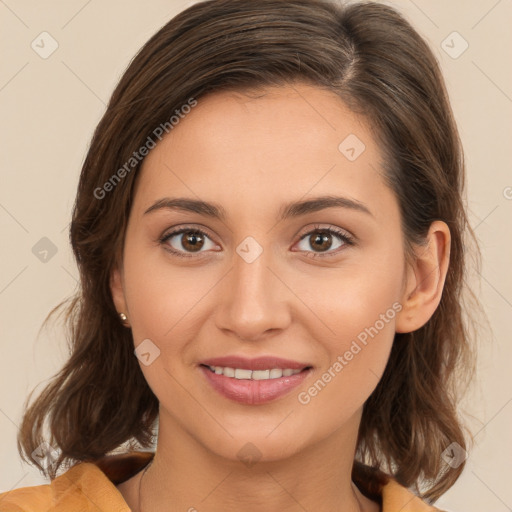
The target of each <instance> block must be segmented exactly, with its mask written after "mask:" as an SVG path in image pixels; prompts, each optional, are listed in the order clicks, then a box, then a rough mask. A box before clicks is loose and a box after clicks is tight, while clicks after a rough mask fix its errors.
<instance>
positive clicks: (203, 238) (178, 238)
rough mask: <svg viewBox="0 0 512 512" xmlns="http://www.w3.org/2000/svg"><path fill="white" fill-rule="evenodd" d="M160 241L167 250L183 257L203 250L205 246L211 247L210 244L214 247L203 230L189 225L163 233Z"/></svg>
mask: <svg viewBox="0 0 512 512" xmlns="http://www.w3.org/2000/svg"><path fill="white" fill-rule="evenodd" d="M173 239H175V240H173ZM207 241H209V242H210V244H211V246H210V247H208V244H207V243H206V242H207ZM168 242H170V243H168ZM160 243H161V244H164V245H166V249H167V250H168V251H169V252H171V253H173V254H175V255H176V256H181V257H185V258H187V257H191V256H192V255H193V253H199V252H204V251H201V249H203V248H205V247H206V249H212V246H213V247H215V244H214V243H213V242H212V241H211V240H210V237H209V236H208V234H207V233H206V232H205V231H203V230H202V229H199V228H190V227H184V228H180V229H178V230H175V231H171V232H170V233H167V234H165V235H164V236H163V237H162V238H161V239H160ZM187 253H188V254H187Z"/></svg>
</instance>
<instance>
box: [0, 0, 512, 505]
mask: <svg viewBox="0 0 512 512" xmlns="http://www.w3.org/2000/svg"><path fill="white" fill-rule="evenodd" d="M191 3H192V2H182V1H178V0H149V1H145V2H142V1H135V0H129V1H121V0H108V1H99V0H89V1H87V0H66V1H64V0H61V1H58V0H48V1H45V2H37V1H35V0H33V1H28V0H5V1H4V0H0V19H1V20H2V32H1V36H0V37H1V51H2V55H3V58H2V64H1V70H0V73H1V74H0V106H1V109H2V123H1V130H2V132H1V138H0V140H1V141H2V159H1V174H0V176H1V187H0V229H1V240H2V243H1V249H0V256H1V266H0V326H1V338H0V340H1V349H2V350H1V354H2V357H1V358H0V390H1V400H0V432H1V437H0V449H1V458H0V460H1V461H2V464H1V466H0V492H1V491H7V490H9V489H12V488H17V487H24V486H28V485H36V484H40V483H45V481H44V480H43V479H42V477H41V476H40V475H39V473H38V472H37V471H36V470H35V469H33V468H32V467H31V466H27V465H25V464H21V462H20V460H19V457H18V454H17V451H16V425H17V424H18V423H19V420H20V415H21V406H22V403H23V402H24V400H25V398H26V396H27V395H28V392H29V391H30V390H32V389H33V388H34V386H37V385H39V389H42V386H43V384H45V383H46V381H47V379H49V378H50V377H51V376H52V375H53V374H54V373H55V372H56V371H57V370H58V369H59V368H60V366H61V365H62V363H63V362H64V360H65V359H66V344H65V341H64V338H63V335H62V332H61V331H59V329H58V328H55V329H54V330H49V331H43V332H42V333H41V334H40V335H39V336H38V329H39V327H40V325H41V323H42V321H43V319H44V318H45V316H46V315H47V313H48V312H49V310H50V309H51V308H52V307H53V306H55V305H56V304H57V303H58V302H60V301H61V299H63V298H64V297H67V296H69V295H70V294H72V292H73V291H74V289H75V287H76V285H77V271H76V266H75V264H74V261H73V259H72V257H71V251H70V247H69V243H68V239H67V236H68V233H67V227H68V223H69V219H70V212H71V207H72V205H73V200H74V194H75V188H76V185H77V179H78V174H79V170H80V167H81V163H82V161H83V158H84V155H85V152H86V148H87V145H88V142H89V139H90V137H91V135H92V132H93V129H94V128H95V126H96V124H97V122H98V121H99V119H100V117H101V115H102V113H103V111H104V108H105V104H106V102H107V100H108V98H109V95H110V94H111V92H112V90H113V88H114V86H115V84H116V82H117V80H118V79H119V77H120V75H121V73H122V72H123V70H124V69H125V67H126V65H127V64H128V62H129V60H130V59H131V58H132V56H133V55H134V54H135V53H136V51H137V50H138V49H139V48H140V47H141V46H142V44H143V43H144V42H145V41H146V40H147V39H148V38H149V37H150V36H151V35H152V34H153V33H154V32H155V31H156V30H157V29H158V28H159V27H161V26H162V25H163V24H164V23H165V22H167V21H168V20H169V19H170V18H171V17H172V16H174V14H176V13H177V12H179V11H180V10H182V9H184V8H185V7H187V6H188V5H190V4H191ZM386 3H389V4H391V5H394V6H396V7H398V9H399V10H400V11H401V12H403V13H404V14H405V15H406V16H407V17H408V18H409V19H410V20H411V21H412V23H413V25H414V26H415V27H416V28H417V29H418V30H419V31H420V33H422V34H423V35H424V36H425V37H426V38H427V39H428V40H429V41H430V43H431V45H432V47H433V49H434V52H435V54H436V55H437V57H438V58H439V60H440V62H441V64H442V67H443V70H444V73H445V78H446V81H447V84H448V88H449V93H450V96H451V100H452V104H453V108H454V111H455V115H456V118H457V121H458V124H459V128H460V132H461V136H462V139H463V143H464V147H465V151H466V158H467V169H468V206H469V210H470V218H471V223H472V226H473V227H474V228H475V230H476V234H477V235H478V238H479V240H480V243H481V247H482V252H483V262H484V263H483V268H482V274H481V288H480V291H479V296H480V298H481V300H482V302H483V304H484V306H485V309H486V311H487V313H488V316H489V320H490V323H491V325H492V329H493V337H492V338H491V337H490V336H487V337H485V338H483V339H481V342H480V361H479V378H478V381H477V383H476V385H475V386H474V387H473V389H472V390H471V394H470V395H469V397H468V399H467V400H466V401H465V402H464V404H463V405H464V406H465V410H466V412H467V414H470V415H472V416H473V419H469V421H470V426H471V428H472V430H473V432H474V433H475V434H476V439H475V440H476V446H475V447H474V448H473V449H472V450H471V452H470V454H469V459H468V465H467V468H466V470H465V471H464V473H463V475H462V476H461V478H460V479H459V481H458V482H457V484H456V485H455V486H454V487H453V488H452V489H451V490H450V491H449V492H448V493H447V494H446V495H445V496H444V497H443V498H442V499H441V500H440V501H439V502H438V506H439V507H441V508H445V509H446V510H448V511H456V512H457V511H458V512H462V511H464V512H477V511H479V512H480V511H482V510H489V511H490V510H492V511H493V512H505V511H510V510H512V486H510V481H511V477H512V472H511V463H510V461H511V460H512V450H511V446H512V439H511V436H510V431H511V425H512V386H511V376H510V370H509V367H510V362H511V361H512V343H510V329H509V325H508V323H509V319H510V318H511V316H512V276H511V272H510V270H509V265H510V262H511V261H512V258H511V253H512V250H511V246H512V242H511V236H510V235H511V229H510V227H511V224H512V223H511V220H512V173H511V166H510V163H511V157H510V155H511V152H510V144H511V125H512V116H511V112H512V77H511V71H510V69H511V68H510V62H511V61H512V56H511V50H512V35H511V32H512V31H511V29H510V27H511V22H512V2H511V1H510V0H501V1H497V0H481V1H475V0H473V1H462V0H458V1H446V0H434V1H426V0H414V1H413V0H400V1H394V2H386ZM44 31H46V32H48V33H49V34H50V35H51V37H53V38H54V39H55V40H56V42H57V43H58V48H57V50H56V51H55V52H54V53H53V54H52V55H50V56H48V57H47V58H45V59H44V58H42V57H41V56H40V55H39V54H38V53H36V51H34V50H33V49H32V48H31V43H32V41H34V40H35V43H34V44H37V43H38V41H40V37H38V36H39V34H41V32H44ZM454 31H457V32H458V33H459V34H460V36H462V38H463V39H464V40H465V41H467V43H468V44H469V47H468V48H467V50H466V51H465V52H464V53H462V54H461V55H460V56H458V57H457V58H453V57H452V56H450V55H448V54H447V53H446V52H445V51H444V49H443V46H442V45H443V43H442V42H443V41H444V40H445V39H446V38H447V36H449V35H450V34H452V32H454ZM41 37H48V36H41ZM45 41H46V44H45V48H46V50H48V49H49V48H50V40H49V39H45ZM446 41H447V43H448V44H449V45H450V46H452V47H453V48H452V49H451V50H449V51H450V52H452V55H455V53H458V52H460V51H461V50H462V49H463V44H464V41H463V40H462V39H460V38H459V36H457V35H456V36H450V37H449V38H448V39H447V40H446ZM444 44H446V43H444ZM39 45H40V46H41V43H40V42H39ZM39 51H40V52H41V51H43V50H42V48H40V49H39ZM454 52H455V53H454ZM43 237H46V238H48V239H49V240H50V241H51V242H52V244H53V245H54V246H55V250H56V251H57V252H56V253H55V254H54V255H52V252H49V253H48V255H47V261H46V262H43V261H41V260H40V259H39V258H38V257H36V255H35V254H34V252H36V254H37V250H35V249H34V252H33V247H34V246H36V249H39V250H41V248H40V246H39V245H36V244H38V243H39V244H42V245H41V247H43V246H44V244H48V242H47V241H43V242H40V240H41V239H42V238H43ZM39 256H40V257H42V256H41V255H39ZM472 273H473V274H475V272H472ZM477 277H478V276H477Z"/></svg>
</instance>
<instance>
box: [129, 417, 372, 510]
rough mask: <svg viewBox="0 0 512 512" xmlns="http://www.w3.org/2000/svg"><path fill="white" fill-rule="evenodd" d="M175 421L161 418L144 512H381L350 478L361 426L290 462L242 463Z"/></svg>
mask: <svg viewBox="0 0 512 512" xmlns="http://www.w3.org/2000/svg"><path fill="white" fill-rule="evenodd" d="M168 419H169V418H168V417H167V418H166V417H162V416H161V417H160V425H159V435H158V445H157V449H156V453H155V457H154V459H153V461H152V463H151V465H150V466H147V468H146V471H145V472H144V474H143V475H142V478H141V479H140V480H139V483H140V484H141V485H140V490H141V494H140V496H139V498H140V510H138V511H137V512H153V511H154V510H167V511H178V510H180V511H183V510H187V511H191V512H194V511H202V510H204V511H206V510H222V511H224V512H235V511H239V510H241V509H242V510H244V511H246V512H260V511H261V510H262V507H264V509H265V511H266V512H277V511H279V512H283V511H284V512H304V510H315V512H334V511H336V512H361V511H364V512H366V511H367V510H372V511H373V510H378V508H373V507H372V505H371V503H373V502H370V501H369V500H368V499H367V498H365V497H364V496H363V495H362V494H361V493H360V492H359V490H358V489H357V487H355V485H354V484H353V483H352V481H351V471H352V463H353V459H354V452H355V443H356V435H357V429H356V430H355V435H354V434H353V435H351V436H346V435H344V434H343V433H342V432H340V431H338V432H337V433H335V434H333V435H332V436H331V437H330V438H327V439H325V440H322V441H321V442H319V443H317V444H315V445H314V446H312V447H310V448H308V449H307V450H305V451H303V452H301V453H300V454H296V455H293V456H292V457H288V458H287V459H285V460H283V459H280V460H264V458H261V459H260V460H257V461H253V462H246V463H243V462H241V461H240V460H237V459H234V460H230V459H226V458H224V457H220V456H218V455H216V454H213V453H211V452H209V451H207V450H206V449H205V448H204V446H202V445H199V443H197V441H196V440H194V439H193V438H192V437H190V436H188V435H186V433H185V432H184V431H182V430H181V428H180V426H179V425H178V424H176V423H174V422H170V421H165V420H168ZM162 420H163V421H162ZM171 432H172V435H171ZM238 444H240V445H242V444H243V443H238ZM373 505H376V504H375V503H373Z"/></svg>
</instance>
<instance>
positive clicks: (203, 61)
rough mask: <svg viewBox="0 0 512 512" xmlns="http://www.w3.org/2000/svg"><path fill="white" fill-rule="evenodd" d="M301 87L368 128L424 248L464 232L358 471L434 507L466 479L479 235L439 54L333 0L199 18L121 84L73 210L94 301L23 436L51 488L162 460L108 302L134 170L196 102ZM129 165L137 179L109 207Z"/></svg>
mask: <svg viewBox="0 0 512 512" xmlns="http://www.w3.org/2000/svg"><path fill="white" fill-rule="evenodd" d="M298 82H302V83H307V84H311V85H314V86H317V87H322V88H324V89H326V90H329V91H332V92H334V93H336V94H337V95H338V96H339V97H340V98H341V100H343V101H344V102H345V103H346V104H347V105H348V106H349V107H350V108H351V109H352V110H353V111H355V112H357V113H359V114H361V115H363V116H364V117H365V118H366V119H367V120H368V121H369V124H370V126H372V129H373V130H374V133H375V137H376V138H377V140H378V141H379V142H380V146H381V148H382V151H383V154H384V157H385V176H386V178H387V181H388V184H389V186H390V187H391V188H392V189H393V190H394V192H395V194H396V197H397V200H398V202H399V205H400V209H401V216H402V224H403V232H404V234H405V238H406V240H407V241H408V243H409V244H413V243H421V242H422V241H423V240H424V237H425V235H426V233H427V232H428V228H429V226H430V224H431V223H432V222H433V221H434V220H438V219H439V220H442V221H444V222H446V223H447V224H448V226H449V228H450V231H451V241H452V245H451V256H450V265H449V269H448V275H447V278H446V282H445V287H444V291H443V295H442V298H441V303H440V306H439V307H438V308H437V310H436V311H435V313H434V315H433V316H432V318H431V319H430V320H429V321H428V322H427V323H426V324H425V325H424V326H423V327H422V328H421V329H418V330H417V331H415V332H412V333H408V334H396V335H395V340H394V344H393V348H392V351H391V355H390V359H389V362H388V365H387V367H386V370H385V372H384V375H383V377H382V379H381V380H380V382H379V384H378V385H377V388H376V389H375V391H374V392H373V394H372V395H371V396H370V398H369V399H368V400H367V402H366V404H365V406H364V411H363V417H362V422H361V425H360V431H359V440H358V451H357V456H356V459H358V460H359V461H361V462H363V463H365V464H367V465H370V466H373V467H376V468H381V469H383V470H386V471H387V472H389V473H391V474H392V475H393V476H395V478H396V479H397V480H398V481H399V482H400V483H401V484H402V485H405V486H407V487H414V488H415V489H416V490H417V491H418V493H419V492H420V490H419V489H420V485H425V484H427V489H426V491H425V492H423V493H422V496H423V497H424V498H425V499H429V500H435V499H437V498H438V497H439V496H440V495H441V494H443V493H444V492H445V491H446V490H447V489H448V488H449V487H451V486H452V485H453V484H454V482H455V481H456V480H457V478H458V477H459V475H460V473H461V472H462V470H463V468H464V464H461V465H460V466H458V467H457V468H453V469H451V468H448V469H449V470H448V471H447V470H446V469H447V468H446V463H445V462H444V461H443V460H442V457H441V453H442V452H443V450H445V449H446V448H447V446H449V445H450V444H451V443H452V442H457V443H458V444H459V445H461V447H466V441H465V435H464V432H463V427H462V425H461V422H460V420H459V418H458V416H457V412H456V401H457V399H458V395H457V387H456V386H455V384H457V383H462V382H465V380H463V378H465V377H467V376H468V375H470V374H471V373H472V372H471V370H472V368H473V367H474V364H473V357H472V351H471V349H470V343H469V334H471V332H472V331H471V329H470V328H469V324H467V322H466V320H465V316H464V307H463V304H464V303H465V301H464V296H463V291H464V289H465V288H466V279H465V275H466V273H465V272H466V271H465V249H464V241H465V239H464V237H465V235H466V234H468V233H469V234H470V235H471V234H472V232H471V229H470V228H469V226H468V223H467V218H466V213H465V210H464V204H463V191H464V183H463V181H464V165H463V156H462V151H461V145H460V141H459V138H458V135H457V129H456V126H455V123H454V119H453V116H452V112H451V109H450V105H449V102H448V99H447V93H446V90H445V86H444V83H443V79H442V76H441V73H440V69H439V66H438V63H437V61H436V59H435V57H434V55H433V54H432V52H431V50H430V49H429V48H428V46H427V44H426V43H425V42H424V40H423V39H422V38H421V37H420V36H419V35H418V33H417V32H416V31H415V30H414V29H413V28H412V27H411V25H410V24H409V23H408V22H407V21H406V20H405V19H404V18H403V17H402V16H401V15H400V14H398V13H397V12H396V11H395V10H394V9H392V8H390V7H387V6H385V5H381V4H377V3H357V4H352V5H346V6H342V5H339V4H334V3H330V2H328V1H322V0H287V1H280V0H258V2H249V1H241V0H213V1H207V2H201V3H198V4H195V5H193V6H192V7H190V8H188V9H187V10H185V11H183V12H181V13H180V14H179V15H177V16H176V17H175V18H173V19H172V20H170V21H169V22H168V23H167V24H166V25H164V26H163V27H162V28H161V29H160V30H159V31H158V32H157V33H156V34H155V35H154V36H153V37H152V38H151V39H150V40H149V41H148V42H147V43H146V44H145V45H144V47H143V48H142V49H141V50H140V52H139V53H138V54H137V55H136V57H135V58H134V59H133V60H132V62H131V63H130V65H129V66H128V68H127V70H126V72H125V73H124V75H123V76H122V78H121V80H120V82H119V84H118V85H117V87H116V89H115V91H114V92H113V94H112V97H111V99H110V102H109V104H108V107H107V109H106V112H105V114H104V115H103V118H102V119H101V121H100V123H99V124H98V126H97V128H96V131H95V133H94V136H93V138H92V142H91V145H90V148H89V151H88V153H87V156H86V159H85V162H84V165H83V168H82V171H81V175H80V181H79V185H78V191H77V196H76V202H75V205H74V209H73V216H72V222H71V227H70V240H71V245H72V248H73V251H74V255H75V258H76V261H77V264H78V268H79V271H80V281H81V289H80V290H79V292H78V293H77V294H76V295H75V296H74V297H72V299H71V300H70V303H69V305H68V308H67V309H66V319H67V322H68V327H69V338H70V353H71V354H70V358H69V360H68V361H67V363H66V364H65V365H64V367H63V368H62V370H61V371H60V372H59V373H58V374H57V375H56V376H55V377H54V378H53V380H52V381H51V382H50V383H49V384H48V385H47V386H46V388H45V389H44V390H43V392H42V393H41V394H40V395H39V397H38V398H37V400H36V401H35V403H33V404H32V405H31V406H30V407H29V408H27V404H28V402H29V400H30V397H29V398H28V399H27V402H26V403H25V413H24V417H23V422H22V425H21V428H20V431H19V434H18V450H19V451H20V454H21V456H22V458H24V459H25V460H27V461H28V462H30V463H32V464H34V463H35V465H37V466H38V467H39V468H40V469H41V470H42V471H43V472H44V473H45V474H49V475H50V476H51V477H52V478H54V477H55V476H56V472H57V469H58V468H59V467H60V466H61V465H65V464H66V463H70V462H71V461H85V460H89V461H91V460H96V459H99V458H100V457H102V456H104V455H105V454H107V453H109V452H111V451H113V450H114V449H116V448H118V447H119V446H120V445H122V444H123V443H127V442H128V443H131V442H135V441H136V442H137V443H139V445H140V446H141V447H144V448H147V447H149V446H151V444H152V443H153V440H154V430H153V428H154V424H155V422H156V421H157V419H158V400H157V398H156V396H155V395H154V394H153V393H152V391H151V389H150V388H149V386H148V385H147V383H146V381H145V379H144V376H143V374H142V372H141V370H140V367H139V363H138V361H137V359H136V357H135V356H134V353H133V351H134V346H133V339H132V335H131V331H130V330H129V329H126V328H125V327H123V326H122V324H121V323H120V321H119V317H118V313H117V311H116V309H115V307H114V304H113V301H112V296H111V292H110V288H109V277H110V274H111V272H112V269H113V267H114V265H115V263H116V262H117V261H119V257H120V253H121V251H122V247H123V241H124V234H125V229H126V224H127V220H128V216H129V213H130V208H131V204H132V201H133V191H134V184H135V182H136V176H137V170H138V169H139V168H140V162H138V163H137V165H134V166H133V170H131V169H129V170H127V169H126V165H125V164H126V162H128V161H130V158H133V154H134V152H135V151H137V150H138V149H139V148H140V147H142V146H143V145H144V144H145V143H146V142H147V140H148V137H150V136H151V134H153V133H154V132H155V128H156V127H158V126H161V125H162V123H165V122H167V121H168V119H169V118H170V116H171V115H172V114H173V113H174V112H176V110H179V109H180V108H181V107H182V106H183V105H186V104H187V103H190V99H191V98H196V99H197V100H199V101H200V98H201V97H204V95H206V94H208V93H211V92H215V91H220V90H238V91H246V92H247V91H250V90H251V89H252V90H256V89H258V88H260V89H261V88H264V87H267V86H279V85H284V84H293V83H298ZM123 166H125V167H124V168H125V171H126V172H125V173H122V174H123V176H122V181H121V182H120V183H116V186H112V187H108V188H109V192H108V194H103V192H102V195H103V196H104V197H103V198H98V197H99V194H98V192H97V191H98V190H99V188H101V187H103V184H105V183H107V182H108V181H109V180H111V179H112V176H113V175H114V174H115V173H116V171H117V170H119V169H121V168H122V167H123ZM118 176H120V175H119V174H118ZM119 181H120V180H119ZM104 190H107V187H105V188H104ZM65 303H66V301H64V302H63V303H61V304H59V306H57V307H56V308H54V310H52V312H51V313H50V314H49V315H48V317H47V319H46V321H47V320H48V318H49V317H50V316H51V315H52V314H53V313H54V312H55V311H56V310H57V309H58V308H60V307H61V306H63V305H64V304H65ZM46 321H45V322H46ZM45 419H46V420H48V426H49V430H50V434H51V437H50V439H49V441H48V442H49V444H50V445H51V446H53V447H57V448H58V449H59V451H60V454H59V458H58V460H57V461H56V464H54V465H53V466H51V467H50V468H43V467H42V466H40V465H39V464H38V463H37V462H36V461H34V460H33V459H32V458H31V457H30V456H29V455H30V454H31V453H32V452H33V450H35V449H36V448H37V447H38V446H39V445H40V444H41V443H42V441H43V426H44V425H43V423H44V421H45ZM23 452H24V453H23ZM24 454H26V456H27V457H25V456H24Z"/></svg>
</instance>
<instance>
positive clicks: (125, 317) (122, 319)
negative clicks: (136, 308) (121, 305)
mask: <svg viewBox="0 0 512 512" xmlns="http://www.w3.org/2000/svg"><path fill="white" fill-rule="evenodd" d="M119 318H120V319H121V321H122V322H123V325H125V326H126V327H129V324H128V322H127V320H128V317H127V316H126V315H125V314H124V313H119Z"/></svg>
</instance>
